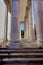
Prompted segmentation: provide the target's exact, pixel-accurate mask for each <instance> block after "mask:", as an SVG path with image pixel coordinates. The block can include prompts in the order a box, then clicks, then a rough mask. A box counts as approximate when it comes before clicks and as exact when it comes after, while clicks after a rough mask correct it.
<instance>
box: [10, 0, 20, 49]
mask: <svg viewBox="0 0 43 65" xmlns="http://www.w3.org/2000/svg"><path fill="white" fill-rule="evenodd" d="M17 43H20V21H19V0H12V21H11V44H10V48H19V45H20V44H17Z"/></svg>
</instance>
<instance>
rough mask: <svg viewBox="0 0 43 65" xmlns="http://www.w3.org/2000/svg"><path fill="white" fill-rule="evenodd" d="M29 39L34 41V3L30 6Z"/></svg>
mask: <svg viewBox="0 0 43 65" xmlns="http://www.w3.org/2000/svg"><path fill="white" fill-rule="evenodd" d="M28 17H29V18H28V19H29V41H34V31H33V21H32V5H31V6H30V8H29V14H28Z"/></svg>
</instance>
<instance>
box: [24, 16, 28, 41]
mask: <svg viewBox="0 0 43 65" xmlns="http://www.w3.org/2000/svg"><path fill="white" fill-rule="evenodd" d="M28 26H29V24H28V17H27V18H26V21H25V22H24V39H26V40H28Z"/></svg>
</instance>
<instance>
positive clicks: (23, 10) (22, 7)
mask: <svg viewBox="0 0 43 65" xmlns="http://www.w3.org/2000/svg"><path fill="white" fill-rule="evenodd" d="M6 1H9V4H11V5H12V0H6ZM27 1H28V0H20V3H19V7H20V8H19V19H20V22H23V21H24V17H25V14H26V7H27ZM11 5H10V7H11ZM10 9H12V7H11V8H10Z"/></svg>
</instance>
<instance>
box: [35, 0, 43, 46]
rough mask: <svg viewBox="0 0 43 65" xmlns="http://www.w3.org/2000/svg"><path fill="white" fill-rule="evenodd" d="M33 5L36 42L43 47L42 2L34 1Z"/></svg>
mask: <svg viewBox="0 0 43 65" xmlns="http://www.w3.org/2000/svg"><path fill="white" fill-rule="evenodd" d="M34 4H35V10H36V18H37V23H36V27H37V41H38V42H40V43H39V46H42V47H43V0H35V1H34Z"/></svg>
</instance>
